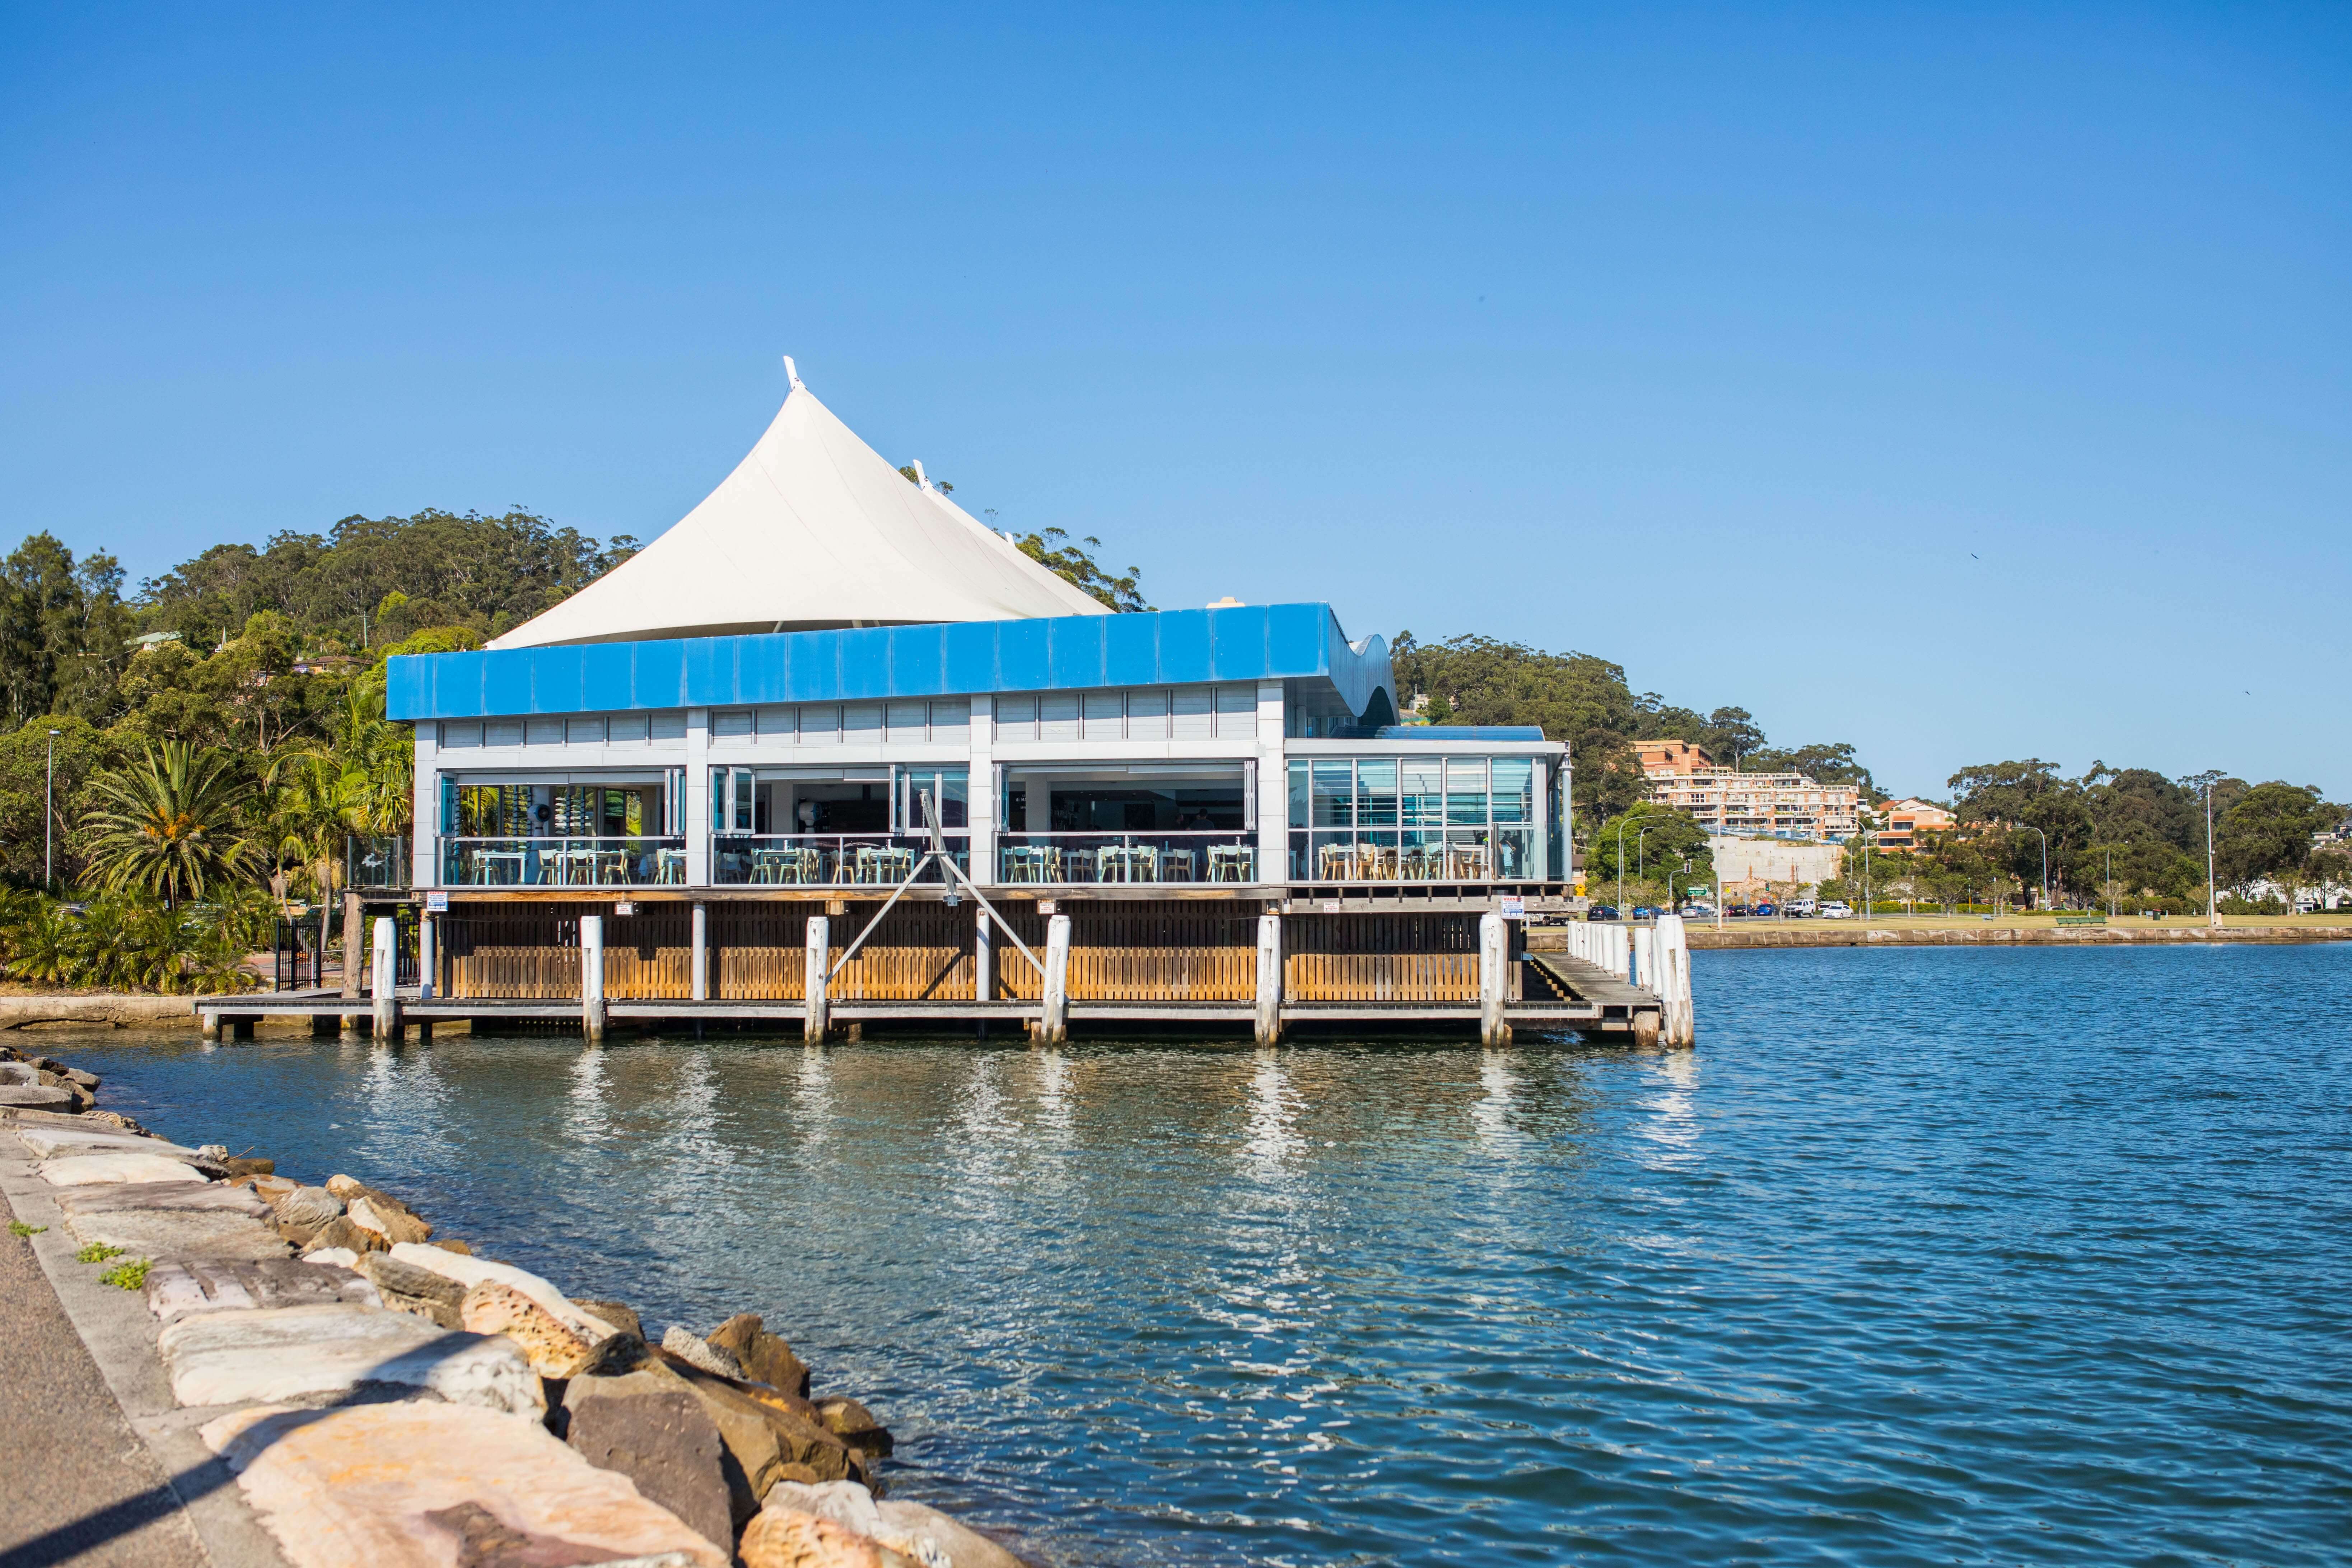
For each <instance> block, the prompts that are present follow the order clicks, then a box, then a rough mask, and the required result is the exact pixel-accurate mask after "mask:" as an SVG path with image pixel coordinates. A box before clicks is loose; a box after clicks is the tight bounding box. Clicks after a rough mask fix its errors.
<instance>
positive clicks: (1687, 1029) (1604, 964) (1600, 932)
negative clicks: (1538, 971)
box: [1568, 915, 1697, 1046]
mask: <svg viewBox="0 0 2352 1568" xmlns="http://www.w3.org/2000/svg"><path fill="white" fill-rule="evenodd" d="M1568 952H1569V956H1570V957H1571V958H1580V959H1582V960H1583V961H1584V962H1585V963H1590V964H1591V965H1592V966H1593V967H1594V968H1596V969H1601V970H1605V971H1607V972H1608V973H1611V974H1612V975H1615V976H1616V977H1617V978H1619V979H1621V980H1622V981H1624V982H1625V983H1626V984H1629V985H1639V986H1641V987H1643V989H1644V990H1647V991H1650V992H1653V993H1654V994H1656V996H1657V998H1658V1001H1659V1003H1660V1004H1661V1005H1662V1016H1661V1017H1660V1018H1659V1020H1658V1023H1659V1030H1658V1037H1659V1039H1660V1040H1661V1041H1662V1042H1663V1043H1664V1044H1666V1045H1670V1046H1687V1045H1692V1044H1695V1043H1696V1039H1697V1022H1696V1015H1695V1012H1694V1009H1693V1007H1692V1005H1691V974H1690V937H1689V933H1688V932H1686V931H1685V930H1684V929H1683V918H1682V916H1680V915H1660V916H1658V917H1657V918H1656V919H1655V920H1654V921H1647V922H1644V923H1643V924H1640V925H1621V924H1619V923H1618V922H1616V921H1571V922H1570V925H1569V927H1568Z"/></svg>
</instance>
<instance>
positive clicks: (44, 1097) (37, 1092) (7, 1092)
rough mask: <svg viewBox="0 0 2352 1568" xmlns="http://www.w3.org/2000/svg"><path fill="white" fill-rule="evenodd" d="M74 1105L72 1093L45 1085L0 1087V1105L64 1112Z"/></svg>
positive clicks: (68, 1090)
mask: <svg viewBox="0 0 2352 1568" xmlns="http://www.w3.org/2000/svg"><path fill="white" fill-rule="evenodd" d="M73 1103H74V1097H73V1091H72V1090H70V1089H56V1088H52V1087H50V1086H48V1085H46V1084H16V1083H12V1084H7V1085H0V1105H14V1106H19V1107H22V1108H23V1109H25V1110H68V1109H69V1108H70V1107H71V1106H72V1105H73Z"/></svg>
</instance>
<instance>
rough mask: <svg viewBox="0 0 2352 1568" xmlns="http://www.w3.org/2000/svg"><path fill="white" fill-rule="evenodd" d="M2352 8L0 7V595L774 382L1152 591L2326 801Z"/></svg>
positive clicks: (2346, 591)
mask: <svg viewBox="0 0 2352 1568" xmlns="http://www.w3.org/2000/svg"><path fill="white" fill-rule="evenodd" d="M2347 171H2352V13H2347V12H2346V11H2344V10H2342V9H2340V8H2327V7H2317V6H2313V7H2305V8H2285V7H2249V6H2233V7H2226V8H2225V7H2219V6H2215V7H2206V8H2188V7H2179V8H2166V7H2151V6H2137V7H2132V8H2128V9H2126V8H2116V9H2109V10H2103V9H2099V8H2096V7H2093V6H2087V5H2085V6H2072V7H2063V8H2053V7H2036V8H2032V9H2017V10H2005V9H1999V8H1992V7H1981V8H1975V9H1962V8H1958V7H1941V8H1936V9H1918V10H1902V9H1897V8H1892V7H1886V6H1857V7H1853V8H1851V9H1840V8H1835V7H1769V8H1767V7H1727V8H1709V7H1690V8H1669V7H1642V8H1623V7H1616V8H1607V9H1602V8H1598V7H1595V8H1590V9H1579V8H1570V7H1559V6H1550V7H1541V8H1523V9H1522V8H1508V7H1486V8H1477V7H1468V6H1459V5H1455V6H1446V7H1429V8H1425V9H1416V10H1403V9H1380V8H1374V7H1365V6H1351V7H1345V8H1339V7H1333V8H1320V9H1318V8H1309V7H1297V6H1292V7H1265V6H1251V7H1236V8H1219V7H1215V6H1201V5H1194V6H1188V7H1184V8H1181V10H1180V9H1177V8H1172V7H1171V8H1168V9H1165V10H1162V11H1159V12H1152V11H1147V10H1143V9H1139V8H1130V9H1113V8H1108V7H1089V8H1082V9H1080V8H1074V9H1070V10H1050V9H1026V10H1017V11H1016V10H1009V9H1000V10H997V11H994V12H992V13H990V14H988V15H986V16H975V15H973V14H972V13H971V8H954V9H949V8H942V9H938V10H923V9H919V8H913V7H903V8H897V9H894V10H891V11H889V12H888V13H887V14H882V13H879V12H877V11H874V10H869V9H854V8H847V7H844V8H841V9H839V10H837V11H832V12H823V11H818V10H815V9H797V10H794V11H792V12H784V11H782V10H781V9H780V8H772V7H760V8H746V9H742V10H723V9H707V8H697V9H688V8H676V7H673V8H660V9H658V10H656V9H652V8H628V9H625V8H598V7H594V6H583V5H567V6H563V7H552V6H551V7H546V8H542V9H520V8H510V9H501V10H499V11H498V12H496V13H495V14H491V15H482V16H458V15H457V14H455V13H451V14H450V15H449V16H447V17H446V18H444V19H439V20H435V19H431V18H421V15H420V14H417V13H397V14H395V13H393V12H387V11H383V10H375V11H363V10H361V9H358V8H350V9H342V10H329V9H323V8H299V9H297V8H283V9H276V10H271V9H263V8H258V7H253V8H232V9H228V10H213V11H209V12H207V11H203V10H195V9H188V8H169V9H165V8H157V9H152V10H142V9H140V8H136V7H130V6H125V7H104V8H100V7H84V8H79V9H76V8H65V7H30V6H18V7H11V8H9V9H7V10H6V11H5V13H0V213H5V224H0V345H5V349H4V350H0V474H5V489H0V534H5V539H0V548H5V547H6V546H8V545H13V543H14V541H15V540H16V538H17V537H19V536H21V535H22V534H23V533H26V532H28V531H33V530H35V529H39V528H47V529H49V530H51V531H54V532H56V533H57V534H58V535H59V536H60V537H61V538H63V539H64V540H66V541H67V542H68V543H69V544H70V545H72V546H73V547H75V548H76V549H77V550H89V549H100V548H103V549H110V550H112V551H113V552H116V553H117V554H119V555H120V556H121V558H122V560H123V561H124V563H125V564H126V565H127V566H128V567H129V568H130V569H131V574H132V575H133V577H134V579H135V578H136V577H138V576H141V575H144V574H151V573H154V572H158V571H161V570H163V569H164V568H166V567H168V566H169V565H170V564H172V563H173V562H175V561H177V560H179V559H182V558H183V557H184V556H185V555H187V554H190V553H193V552H194V551H195V550H197V549H199V548H201V547H202V546H204V545H205V544H207V543H210V542H215V541H217V540H222V539H242V540H249V541H254V542H259V541H261V540H263V539H265V538H267V537H268V535H269V534H270V533H272V532H274V531H278V530H281V529H299V530H323V529H324V528H325V527H326V526H327V525H328V524H330V523H331V522H332V521H334V520H335V519H337V518H339V517H342V516H345V515H347V514H350V513H352V512H364V513H367V514H370V515H382V514H385V513H393V512H407V511H412V510H417V509H419V508H423V507H426V506H442V507H447V508H450V509H453V510H467V509H469V508H473V509H480V510H503V509H504V508H506V507H507V506H509V505H510V504H521V505H524V506H527V507H530V508H532V509H534V510H540V511H542V512H544V513H546V514H547V515H549V516H551V517H553V518H555V519H557V520H558V521H562V522H566V523H570V524H573V525H575V526H577V527H580V528H582V529H583V530H586V531H590V532H593V533H597V534H600V535H602V534H610V533H616V532H628V533H635V534H637V535H639V536H640V537H645V536H649V535H651V534H653V533H655V532H657V531H660V530H661V529H662V528H664V527H666V526H667V524H668V523H670V522H672V521H675V520H676V519H677V517H678V516H680V515H682V514H683V513H684V512H685V511H686V510H687V509H688V508H689V507H691V506H692V505H693V504H694V502H695V501H696V500H698V499H699V498H700V497H701V496H702V494H703V493H704V492H705V491H706V490H708V489H709V487H710V486H711V485H713V484H714V483H716V482H717V480H718V479H719V478H720V477H721V476H722V475H724V474H725V472H726V471H727V469H728V468H730V467H731V466H732V465H733V463H734V462H735V461H736V459H737V458H739V457H740V455H741V454H742V452H743V450H744V449H745V448H746V447H748V446H749V444H750V443H751V440H752V439H753V438H754V437H756V435H757V434H758V432H759V431H760V429H761V427H762V426H764V424H765V423H766V421H767V420H768V418H769V417H770V416H772V413H773V411H774V406H775V405H776V404H777V402H778V401H780V399H781V398H782V394H783V390H784V383H783V378H782V367H781V365H780V363H778V356H779V355H780V354H782V353H793V354H794V355H795V356H796V357H797V359H798V360H799V363H800V365H801V370H802V374H803V376H804V377H805V378H806V379H807V381H808V382H809V384H810V385H811V387H812V388H813V389H814V391H816V393H817V394H818V395H820V396H822V397H823V398H824V400H825V401H826V402H827V403H828V404H830V405H832V406H833V407H834V409H835V411H836V412H838V413H839V414H841V415H842V416H843V417H844V418H845V419H846V420H847V421H848V422H849V423H850V425H851V426H852V427H853V428H855V429H856V430H858V431H859V432H860V433H861V434H863V435H864V436H865V437H866V438H867V439H868V440H869V441H871V442H872V443H874V445H875V446H876V447H877V448H879V449H880V450H881V451H882V452H884V453H885V454H886V455H887V456H889V457H890V458H893V459H894V460H898V461H904V460H906V459H908V458H922V459H924V461H925V463H926V464H927V466H928V467H929V469H930V471H931V472H933V473H934V474H938V475H943V476H945V477H947V478H949V479H952V480H954V481H955V483H956V484H957V487H958V489H957V497H958V499H959V500H963V501H965V502H967V504H969V505H970V506H971V508H972V509H973V510H975V511H977V510H982V509H984V508H994V509H996V510H997V512H998V517H999V521H1001V522H1002V523H1003V524H1004V525H1005V526H1009V527H1021V528H1043V527H1048V526H1058V527H1061V528H1065V529H1067V530H1069V531H1071V532H1073V533H1076V534H1095V535H1098V536H1099V537H1100V538H1101V539H1102V540H1103V541H1104V542H1105V545H1106V549H1107V552H1108V556H1109V557H1110V558H1111V560H1112V561H1113V563H1117V564H1120V565H1124V564H1127V563H1135V564H1137V565H1139V566H1140V567H1141V568H1142V569H1143V574H1144V583H1145V586H1146V590H1147V592H1148V593H1149V595H1150V596H1151V598H1152V599H1153V601H1154V602H1155V603H1157V604H1160V605H1163V606H1181V605H1199V604H1204V603H1206V602H1208V601H1210V600H1212V599H1214V598H1217V597H1219V596H1221V595H1226V594H1232V595H1237V596H1239V597H1241V598H1243V599H1245V600H1250V601H1259V602H1262V601H1265V600H1270V599H1301V598H1323V599H1328V600H1329V601H1331V603H1332V604H1334V605H1336V606H1337V607H1338V608H1339V613H1340V616H1341V618H1342V620H1343V621H1344V623H1345V624H1346V625H1347V626H1348V627H1349V630H1350V631H1351V632H1352V633H1356V634H1359V635H1360V634H1361V633H1364V632H1369V631H1380V632H1386V633H1393V632H1395V631H1397V630H1398V629H1399V628H1410V629H1411V630H1412V632H1414V633H1415V634H1416V635H1418V636H1420V637H1424V638H1427V637H1442V636H1445V635H1449V634H1452V633H1454V632H1461V631H1479V632H1485V633H1487V634H1490V635H1493V636H1496V637H1507V638H1513V639H1517V640H1523V641H1527V642H1530V643H1533V644H1536V645H1538V646H1541V647H1549V648H1557V649H1570V648H1573V649H1578V650H1581V651H1585V652H1590V653H1595V654H1600V655H1603V656H1605V657H1607V658H1613V659H1616V660H1618V661H1619V662H1621V663H1622V664H1623V665H1624V666H1625V668H1626V670H1627V673H1628V676H1629V678H1630V679H1631V680H1632V681H1633V686H1634V689H1636V690H1655V691H1658V692H1661V693H1663V694H1664V695H1665V696H1667V697H1668V698H1669V699H1670V700H1675V701H1680V702H1685V703H1688V704H1691V705H1694V706H1697V707H1700V708H1708V707H1713V706H1715V705H1717V704H1719V703H1738V704H1740V705H1742V706H1745V707H1747V708H1748V709H1750V710H1753V711H1754V712H1755V713H1756V714H1757V716H1758V718H1759V721H1761V722H1762V724H1763V725H1764V727H1765V729H1766V731H1768V733H1769V735H1770V736H1771V737H1772V738H1773V739H1774V740H1775V741H1778V742H1789V743H1800V742H1808V741H1819V740H1850V741H1852V742H1854V743H1855V744H1856V745H1857V746H1858V747H1860V748H1861V750H1862V752H1863V755H1864V760H1865V761H1866V762H1868V763H1871V764H1872V765H1873V766H1874V768H1875V769H1876V770H1877V772H1878V774H1879V778H1880V780H1881V782H1882V784H1886V785H1888V786H1889V787H1893V788H1896V789H1900V790H1906V791H1926V792H1929V793H1941V792H1942V785H1943V780H1944V778H1945V776H1946V775H1947V774H1948V773H1951V772H1952V771H1953V770H1955V769H1956V768H1958V767H1959V766H1961V765H1963V764H1966V763H1979V762H1984V761H1990V760H1994V759H1997V758H2004V757H2013V756H2027V755H2038V756H2042V757H2044V758H2048V759H2051V760H2053V761H2056V762H2060V763H2063V764H2065V765H2066V766H2067V767H2068V769H2069V770H2071V771H2079V770H2081V769H2084V768H2086V767H2088V766H2089V765H2090V764H2091V763H2093V762H2094V761H2095V760H2104V761H2105V762H2107V763H2112V764H2140V765H2147V766H2153V767H2157V768H2159V769H2162V770H2164V771H2166V772H2168V773H2187V772H2190V771H2193V770H2197V769H2201V768H2204V767H2208V766H2222V767H2228V768H2230V769H2231V770H2233V771H2236V772H2240V773H2246V774H2248V775H2250V776H2252V777H2255V778H2268V777H2274V776H2284V777H2285V778H2288V779H2290V780H2293V781H2295V782H2298V783H2312V784H2320V785H2322V786H2323V787H2325V788H2326V789H2327V790H2328V791H2329V793H2330V795H2331V796H2332V797H2333V798H2336V799H2345V798H2347V797H2352V731H2347V726H2346V725H2345V724H2344V722H2343V714H2344V711H2345V707H2344V696H2343V694H2344V691H2345V689H2346V685H2347V673H2352V664H2347V657H2346V655H2347V646H2352V616H2347V613H2346V606H2347V605H2348V604H2352V565H2348V564H2347V555H2352V550H2347V534H2352V528H2347V500H2352V447H2347V433H2352V353H2348V352H2347V351H2352V288H2347V283H2348V282H2352V279H2347V258H2352V173H2347Z"/></svg>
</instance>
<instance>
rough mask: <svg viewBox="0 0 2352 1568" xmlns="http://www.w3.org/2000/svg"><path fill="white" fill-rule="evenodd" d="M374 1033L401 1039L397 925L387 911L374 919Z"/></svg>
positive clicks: (378, 1037)
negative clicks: (386, 913)
mask: <svg viewBox="0 0 2352 1568" xmlns="http://www.w3.org/2000/svg"><path fill="white" fill-rule="evenodd" d="M374 994H375V1037H376V1041H377V1043H378V1044H383V1043H384V1042H386V1041H389V1042H391V1043H392V1044H394V1045H398V1044H399V1043H400V927H399V925H398V924H397V923H396V922H395V921H394V920H393V918H392V917H391V916H390V915H378V916H377V917H376V921H375V974H374Z"/></svg>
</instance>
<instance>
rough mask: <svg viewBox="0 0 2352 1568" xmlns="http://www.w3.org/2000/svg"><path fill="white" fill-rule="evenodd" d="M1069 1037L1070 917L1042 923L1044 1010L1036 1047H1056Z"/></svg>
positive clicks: (1059, 917) (1056, 918)
mask: <svg viewBox="0 0 2352 1568" xmlns="http://www.w3.org/2000/svg"><path fill="white" fill-rule="evenodd" d="M1069 1037H1070V917H1069V916H1067V915H1051V916H1048V917H1047V918H1046V921H1045V1015H1044V1016H1043V1017H1042V1018H1040V1019H1039V1020H1038V1026H1037V1043H1038V1044H1039V1045H1041V1046H1058V1045H1061V1044H1062V1043H1063V1042H1065V1041H1066V1040H1067V1039H1068V1038H1069Z"/></svg>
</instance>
